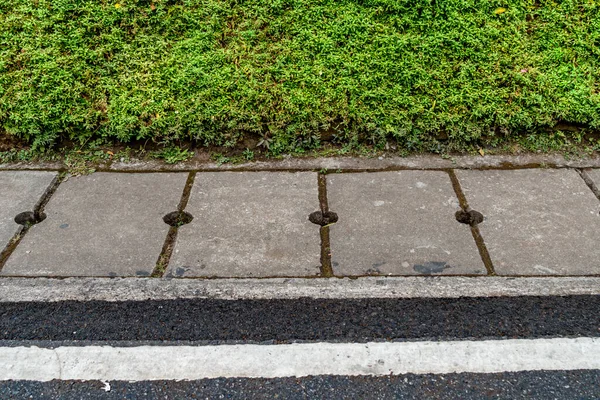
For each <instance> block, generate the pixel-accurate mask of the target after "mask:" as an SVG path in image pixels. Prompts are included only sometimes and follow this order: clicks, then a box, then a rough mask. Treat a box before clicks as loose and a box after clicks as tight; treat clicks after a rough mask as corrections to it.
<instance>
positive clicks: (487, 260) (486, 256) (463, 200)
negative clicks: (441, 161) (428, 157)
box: [447, 169, 496, 276]
mask: <svg viewBox="0 0 600 400" xmlns="http://www.w3.org/2000/svg"><path fill="white" fill-rule="evenodd" d="M447 172H448V175H449V176H450V181H451V182H452V188H453V189H454V192H455V193H456V197H457V198H458V202H459V204H460V208H462V210H463V211H464V212H469V211H471V207H470V206H469V203H468V201H467V197H466V196H465V193H464V192H463V190H462V187H461V186H460V181H459V180H458V177H457V176H456V173H455V172H454V170H453V169H450V170H447ZM471 234H472V235H473V239H474V240H475V244H476V245H477V250H478V251H479V255H480V256H481V260H482V261H483V265H484V266H485V269H486V270H487V274H488V275H489V276H495V275H496V271H495V270H494V264H493V263H492V258H491V257H490V253H489V251H488V249H487V246H486V245H485V241H484V240H483V236H481V231H480V230H479V227H478V226H477V224H472V225H471Z"/></svg>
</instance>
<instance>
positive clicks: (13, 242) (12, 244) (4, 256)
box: [0, 172, 66, 272]
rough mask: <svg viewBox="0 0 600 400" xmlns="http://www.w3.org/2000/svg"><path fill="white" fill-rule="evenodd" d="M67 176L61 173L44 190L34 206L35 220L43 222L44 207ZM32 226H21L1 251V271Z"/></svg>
mask: <svg viewBox="0 0 600 400" xmlns="http://www.w3.org/2000/svg"><path fill="white" fill-rule="evenodd" d="M65 177H66V173H64V172H61V173H59V174H58V175H56V176H55V177H54V179H52V181H51V182H50V184H49V185H48V186H47V187H46V190H44V193H43V194H42V196H41V197H40V199H39V200H38V201H37V203H36V204H35V206H34V207H33V215H34V219H35V220H37V221H39V222H41V220H42V218H41V217H40V216H41V215H43V213H44V209H45V208H46V205H47V204H48V202H49V201H50V198H51V197H52V196H53V195H54V193H55V192H56V190H57V189H58V186H59V185H60V184H61V183H62V181H63V180H64V179H65ZM36 223H37V222H36ZM31 226H32V225H23V226H21V228H20V229H19V230H18V231H17V232H16V233H15V235H14V236H13V237H12V238H11V239H10V241H9V242H8V244H7V245H6V247H5V248H4V249H3V250H2V251H1V252H0V272H1V271H2V268H4V265H5V264H6V262H7V261H8V258H9V257H10V255H11V254H12V253H13V252H14V251H15V249H16V248H17V246H18V245H19V243H20V242H21V240H22V239H23V237H24V236H25V235H26V234H27V232H28V231H29V229H30V228H31Z"/></svg>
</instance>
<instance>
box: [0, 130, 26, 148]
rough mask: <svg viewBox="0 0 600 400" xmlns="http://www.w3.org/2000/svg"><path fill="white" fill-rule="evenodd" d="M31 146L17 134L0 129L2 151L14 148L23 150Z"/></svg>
mask: <svg viewBox="0 0 600 400" xmlns="http://www.w3.org/2000/svg"><path fill="white" fill-rule="evenodd" d="M28 147H29V146H28V145H27V143H26V142H25V141H23V140H21V139H19V138H18V137H16V136H13V135H9V134H7V133H4V132H1V131H0V151H10V150H13V149H17V150H21V149H26V148H28Z"/></svg>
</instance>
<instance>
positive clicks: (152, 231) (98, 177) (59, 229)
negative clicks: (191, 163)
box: [2, 173, 188, 276]
mask: <svg viewBox="0 0 600 400" xmlns="http://www.w3.org/2000/svg"><path fill="white" fill-rule="evenodd" d="M187 175H188V174H185V173H179V174H177V173H149V174H119V173H95V174H92V175H88V176H81V177H76V178H73V177H72V178H70V179H68V180H67V181H66V182H63V183H62V184H61V185H60V186H59V187H58V189H57V191H56V193H55V194H54V196H53V197H52V198H51V199H50V201H49V203H48V205H47V206H46V214H47V216H48V217H47V219H46V220H44V221H43V222H41V223H40V224H38V225H35V226H33V227H32V228H31V229H30V230H29V232H28V233H27V235H25V236H24V237H23V240H22V241H21V243H20V244H19V246H18V247H17V248H16V249H15V251H14V252H13V254H12V255H11V256H10V258H9V259H8V261H7V263H6V265H5V266H4V269H3V270H2V274H3V275H13V276H15V275H16V276H135V275H138V276H139V275H141V276H145V275H149V274H150V273H151V272H152V270H153V268H154V267H155V265H156V261H157V259H158V256H159V255H160V252H161V250H162V246H163V244H164V241H165V238H166V236H167V233H168V230H169V226H168V225H167V224H165V223H164V222H163V220H162V217H163V216H164V215H165V214H167V213H169V212H171V211H175V210H176V209H177V205H178V203H179V201H180V199H181V194H182V192H183V188H184V186H185V182H186V179H187Z"/></svg>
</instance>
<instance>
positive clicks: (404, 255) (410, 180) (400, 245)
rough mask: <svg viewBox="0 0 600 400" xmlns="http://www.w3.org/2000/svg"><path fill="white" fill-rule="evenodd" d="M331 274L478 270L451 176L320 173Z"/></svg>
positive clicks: (480, 264) (481, 267)
mask: <svg viewBox="0 0 600 400" xmlns="http://www.w3.org/2000/svg"><path fill="white" fill-rule="evenodd" d="M327 194H328V199H329V209H330V210H331V211H334V212H336V213H337V214H338V216H339V221H338V223H337V224H335V225H332V226H331V228H330V229H331V231H330V237H331V252H332V264H333V271H334V273H335V274H336V275H345V276H348V275H453V274H485V273H486V269H485V267H484V265H483V262H482V260H481V257H480V256H479V252H478V250H477V245H476V244H475V241H474V239H473V236H472V234H471V229H470V227H469V226H468V225H464V224H461V223H459V222H457V221H456V218H455V216H454V213H455V212H456V211H458V210H459V209H460V207H459V203H458V199H457V198H456V195H455V193H454V189H453V188H452V183H451V181H450V177H449V176H448V174H447V173H445V172H439V171H401V172H378V173H353V174H332V175H328V177H327Z"/></svg>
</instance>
